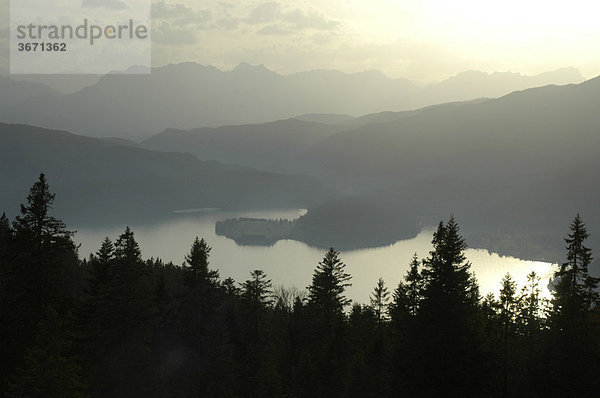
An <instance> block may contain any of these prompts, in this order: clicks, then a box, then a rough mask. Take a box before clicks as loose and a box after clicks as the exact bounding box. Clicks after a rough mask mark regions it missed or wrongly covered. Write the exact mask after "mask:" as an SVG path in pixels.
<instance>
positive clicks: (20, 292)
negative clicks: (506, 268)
mask: <svg viewBox="0 0 600 398" xmlns="http://www.w3.org/2000/svg"><path fill="white" fill-rule="evenodd" d="M54 199H55V198H54V195H53V194H52V191H51V189H50V187H49V185H48V183H47V181H46V179H45V177H44V175H43V174H42V175H40V178H39V180H38V181H37V182H35V183H34V185H33V186H32V187H31V190H30V192H29V195H28V196H27V198H26V200H25V201H24V204H23V205H22V206H21V211H20V215H18V216H17V217H15V219H14V220H12V221H11V220H9V219H8V218H7V217H6V216H3V217H2V218H1V219H0V295H1V298H0V308H1V309H0V334H1V335H0V339H1V341H2V344H1V345H0V350H1V352H0V367H1V368H0V394H1V395H3V396H6V397H398V396H409V397H410V396H417V397H418V396H451V397H496V396H498V397H515V396H516V397H519V396H524V397H535V396H561V397H569V396H573V397H579V396H597V395H596V394H597V392H598V390H599V389H600V307H599V296H598V283H599V279H597V278H594V277H592V276H591V275H590V274H589V273H588V266H589V265H590V263H591V262H592V260H593V258H592V252H591V250H590V248H588V247H587V246H586V239H587V238H588V236H589V233H588V231H587V229H586V225H585V224H584V222H583V220H582V219H581V217H579V215H577V216H576V217H575V218H574V220H573V222H572V223H571V225H569V226H565V245H566V248H565V252H564V263H562V264H561V265H560V266H559V267H558V268H557V271H556V273H555V278H554V279H553V282H552V286H553V295H552V299H551V300H550V301H547V300H543V299H542V298H541V297H540V289H541V288H540V278H539V277H538V276H537V275H536V274H535V273H531V274H530V275H528V283H527V285H526V286H525V287H523V288H522V289H518V288H517V285H516V282H515V281H514V280H513V279H512V278H511V276H510V275H509V274H507V275H506V276H505V277H504V278H503V279H502V280H501V281H498V294H497V295H493V294H490V295H487V296H486V297H482V296H481V293H480V291H479V289H478V285H477V281H476V279H475V277H474V275H473V274H472V272H471V270H470V264H469V262H468V261H467V260H466V258H465V254H464V253H465V249H466V247H467V245H466V242H465V240H464V239H463V238H462V236H461V233H460V230H459V225H458V223H457V221H456V220H455V219H454V218H453V217H451V218H450V219H449V220H447V221H442V222H440V223H439V225H438V227H437V230H436V232H435V233H434V237H433V241H432V246H433V249H432V251H431V252H430V253H429V255H428V256H427V257H426V258H424V259H419V258H418V257H417V256H416V255H415V257H414V258H413V260H412V261H411V263H410V268H409V271H408V272H407V273H406V275H405V276H404V278H403V282H401V283H400V284H399V285H398V286H387V285H386V283H385V281H384V280H382V279H380V280H379V282H378V283H377V285H376V286H374V287H373V292H372V295H371V299H370V302H369V303H351V302H350V300H349V299H348V298H347V297H346V295H345V290H346V288H347V287H348V286H350V284H351V283H352V276H351V275H349V274H347V273H346V272H345V265H344V263H343V259H342V258H341V257H340V253H339V252H337V251H336V250H334V249H333V248H332V249H330V250H329V251H327V252H326V253H325V254H324V256H323V260H322V261H321V262H319V263H318V264H315V269H314V273H313V276H312V282H311V284H310V286H308V287H307V288H306V292H304V291H298V290H296V289H286V288H274V287H273V285H272V283H271V281H270V280H269V276H268V275H266V274H265V273H264V272H262V271H260V270H256V271H253V272H252V273H251V274H250V275H248V279H247V280H246V281H234V280H232V279H231V278H227V279H223V278H221V277H220V276H219V272H218V270H214V269H212V268H211V266H210V254H211V247H210V245H209V243H208V242H206V241H205V240H204V239H201V237H197V238H195V239H194V237H189V239H190V249H189V252H188V253H187V254H186V256H185V263H184V264H183V265H177V264H173V263H165V262H163V261H161V260H160V259H144V258H143V255H142V253H141V252H140V249H139V246H138V244H137V242H136V240H135V236H134V232H133V231H132V230H131V229H129V228H127V229H126V230H125V231H124V232H123V233H122V234H121V235H120V236H118V237H116V239H115V240H111V239H110V238H106V239H104V241H102V242H98V250H97V252H96V254H94V255H91V256H90V257H89V258H86V259H80V258H79V256H78V250H77V246H76V245H75V243H74V241H73V234H74V232H72V231H70V230H69V229H68V227H67V226H66V225H65V224H64V223H63V222H62V221H61V220H60V219H58V218H55V216H54V215H53V213H52V205H53V203H54ZM183 254H184V253H182V255H183Z"/></svg>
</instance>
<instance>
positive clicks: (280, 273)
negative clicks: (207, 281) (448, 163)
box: [75, 209, 554, 303]
mask: <svg viewBox="0 0 600 398" xmlns="http://www.w3.org/2000/svg"><path fill="white" fill-rule="evenodd" d="M305 212H306V211H305V210H302V209H292V210H277V211H257V212H250V211H249V212H235V213H234V212H222V211H219V210H217V209H207V210H186V211H179V212H176V213H174V214H173V217H172V219H170V220H168V221H162V222H160V223H156V224H148V225H131V228H132V229H133V231H134V233H135V237H136V240H137V241H138V243H139V244H140V248H141V250H142V256H143V257H144V258H150V257H155V258H156V257H160V258H161V259H163V260H164V261H173V262H174V263H175V264H182V263H183V261H184V256H185V254H186V253H187V252H188V251H189V249H190V246H191V244H192V242H193V240H194V239H195V237H196V236H198V237H200V238H204V239H205V240H206V241H207V242H208V244H209V245H210V246H211V247H212V251H211V254H210V258H209V261H210V267H211V268H213V269H217V270H218V271H219V273H220V275H221V277H222V278H226V277H232V278H234V279H235V280H236V281H238V282H242V281H244V280H246V279H248V276H249V274H250V272H251V271H252V270H255V269H261V270H263V271H265V272H266V273H267V276H268V277H269V278H270V279H271V280H272V283H273V285H274V286H277V285H284V286H287V287H291V286H295V287H297V288H300V289H304V288H306V286H308V285H309V284H310V281H311V278H312V274H313V271H314V269H315V267H316V265H317V264H318V262H319V261H321V260H322V259H323V255H324V254H325V250H322V249H318V248H314V247H309V246H307V245H306V244H304V243H301V242H297V241H294V240H283V241H279V242H277V243H276V244H275V245H273V246H268V247H264V246H239V245H237V244H236V243H235V242H234V241H233V240H230V239H228V238H226V237H223V236H217V235H216V234H215V223H216V222H217V221H219V220H225V219H228V218H236V217H248V218H267V219H279V218H284V219H295V218H298V217H300V216H301V215H303V214H305ZM459 222H460V220H459ZM75 229H77V230H78V232H77V234H76V235H75V241H76V242H78V243H81V247H80V249H79V254H80V256H82V257H83V256H86V257H87V256H89V254H90V253H93V252H96V251H97V250H98V248H99V247H100V243H101V242H102V239H104V237H105V236H108V237H110V238H111V239H112V240H113V242H114V241H115V240H116V238H117V237H118V236H119V235H120V234H121V233H122V232H123V231H124V230H125V225H119V226H114V227H103V228H97V229H92V228H88V227H79V228H75ZM433 231H434V230H433V229H425V230H423V231H422V232H421V233H420V234H419V235H418V236H417V237H415V238H413V239H409V240H403V241H399V242H396V243H394V244H393V245H390V246H386V247H378V248H371V249H361V250H351V251H342V252H341V258H342V260H343V262H344V263H345V264H346V265H347V266H346V271H347V272H348V273H349V274H351V275H352V280H351V283H352V286H351V287H350V288H348V291H347V294H348V297H350V298H351V299H352V300H355V301H358V302H360V303H368V300H369V295H370V294H371V292H372V290H373V287H374V286H375V284H376V283H377V280H378V279H379V277H383V279H384V280H385V282H386V285H387V286H388V289H389V290H390V292H392V291H393V290H394V289H395V287H396V286H397V284H398V282H400V280H401V279H402V278H403V277H404V275H405V274H406V271H407V269H408V264H409V262H410V260H411V258H412V256H413V254H414V253H415V252H416V253H417V254H418V256H419V258H424V257H426V256H427V255H428V254H429V251H430V250H431V248H432V247H431V239H432V236H433ZM467 243H468V242H467ZM466 255H467V258H468V260H469V261H470V262H471V263H472V270H473V271H474V272H475V275H476V276H477V280H478V282H479V286H480V289H481V293H482V295H485V294H486V293H488V292H492V293H495V294H496V295H497V293H498V290H499V289H500V282H501V280H502V277H503V275H504V274H506V273H507V272H510V273H511V275H512V276H513V278H514V279H515V280H516V281H517V282H518V283H519V285H520V286H521V285H523V284H524V282H525V281H526V275H527V274H528V273H529V272H531V271H535V272H536V273H537V274H538V275H540V276H541V277H542V282H541V286H540V287H541V288H542V295H543V296H545V297H549V296H550V292H549V290H548V288H547V284H548V280H549V278H550V277H551V276H552V273H553V271H554V269H553V266H552V264H549V263H543V262H536V261H527V260H523V259H518V258H514V257H508V256H500V255H498V254H496V253H490V252H488V251H487V250H479V249H478V250H474V249H468V250H467V253H466Z"/></svg>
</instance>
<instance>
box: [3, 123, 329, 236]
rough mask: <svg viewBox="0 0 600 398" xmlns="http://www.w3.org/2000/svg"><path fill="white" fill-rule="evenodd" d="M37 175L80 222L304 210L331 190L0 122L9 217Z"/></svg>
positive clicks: (62, 209) (60, 208) (64, 212)
mask: <svg viewBox="0 0 600 398" xmlns="http://www.w3.org/2000/svg"><path fill="white" fill-rule="evenodd" d="M41 172H43V173H45V174H46V176H47V178H48V181H49V182H50V184H51V185H52V188H53V190H54V191H55V192H56V194H57V198H59V199H58V200H57V202H56V206H57V208H56V213H57V214H60V215H61V217H64V219H65V220H66V221H69V222H72V223H76V224H78V225H82V224H88V225H89V224H92V225H98V224H102V223H111V222H118V223H126V222H136V221H144V222H145V223H148V222H152V221H153V220H156V219H160V218H162V217H168V216H170V215H171V214H172V212H173V211H174V210H178V209H190V208H208V207H210V208H289V207H306V206H307V205H309V204H310V203H313V202H315V201H321V200H324V199H326V198H327V197H329V196H330V194H331V191H330V190H329V189H327V188H325V187H324V186H322V185H321V184H320V183H319V182H318V181H317V180H316V179H314V178H311V177H305V176H292V175H284V174H276V173H265V172H260V171H257V170H255V169H252V168H249V167H241V166H232V165H226V164H222V163H219V162H215V161H212V162H204V161H200V160H198V159H197V158H196V157H194V156H192V155H189V154H188V155H186V154H178V153H167V152H157V151H150V150H146V149H142V148H135V147H133V146H131V145H129V144H127V143H126V145H122V144H116V143H114V142H111V141H107V140H101V139H97V138H90V137H84V136H79V135H74V134H71V133H69V132H66V131H54V130H48V129H42V128H38V127H32V126H27V125H9V124H1V123H0V180H2V195H0V213H1V212H2V211H6V212H7V213H8V214H9V215H11V216H14V214H15V213H16V212H17V210H18V204H19V203H21V202H22V200H23V199H22V198H23V197H25V195H26V193H27V190H28V187H29V186H30V185H31V182H32V181H35V180H36V178H37V176H38V175H39V173H41Z"/></svg>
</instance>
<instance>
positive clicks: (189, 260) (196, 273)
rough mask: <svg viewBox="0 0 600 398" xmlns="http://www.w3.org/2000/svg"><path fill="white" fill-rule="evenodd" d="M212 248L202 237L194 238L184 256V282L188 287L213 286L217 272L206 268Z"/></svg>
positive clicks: (217, 276)
mask: <svg viewBox="0 0 600 398" xmlns="http://www.w3.org/2000/svg"><path fill="white" fill-rule="evenodd" d="M211 250H212V248H211V247H210V246H209V245H208V243H206V241H205V240H204V239H198V237H196V239H195V240H194V242H193V243H192V247H191V248H190V252H189V253H188V254H187V255H186V256H185V270H186V274H185V283H186V284H187V285H188V286H190V287H207V286H209V285H210V286H215V285H216V283H217V279H219V272H218V271H215V270H211V269H209V268H208V257H209V256H210V251H211Z"/></svg>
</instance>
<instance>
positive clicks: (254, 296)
mask: <svg viewBox="0 0 600 398" xmlns="http://www.w3.org/2000/svg"><path fill="white" fill-rule="evenodd" d="M271 289H272V285H271V280H270V279H267V275H266V274H265V273H264V272H263V271H261V270H258V269H257V270H254V271H252V272H251V273H250V279H248V280H247V281H245V282H244V283H243V284H242V299H243V300H245V301H246V302H247V303H249V304H251V305H252V306H253V307H266V306H268V305H269V304H270V303H271V298H272V294H273V293H272V290H271Z"/></svg>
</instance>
